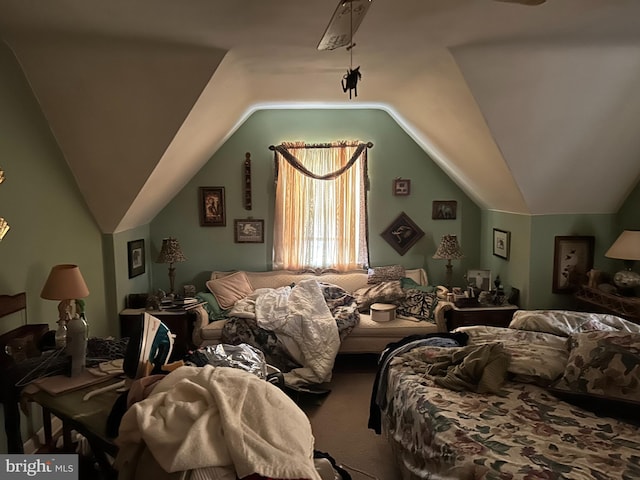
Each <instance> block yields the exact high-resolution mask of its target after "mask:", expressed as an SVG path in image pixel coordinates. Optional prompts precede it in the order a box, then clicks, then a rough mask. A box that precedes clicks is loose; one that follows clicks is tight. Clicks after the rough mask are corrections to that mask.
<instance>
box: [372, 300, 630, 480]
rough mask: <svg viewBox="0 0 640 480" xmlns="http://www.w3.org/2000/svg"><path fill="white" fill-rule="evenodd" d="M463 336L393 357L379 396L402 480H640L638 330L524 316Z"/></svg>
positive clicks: (609, 322)
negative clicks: (454, 341)
mask: <svg viewBox="0 0 640 480" xmlns="http://www.w3.org/2000/svg"><path fill="white" fill-rule="evenodd" d="M453 333H455V334H466V335H467V340H466V342H465V341H460V342H458V344H457V345H453V346H446V347H434V346H424V345H422V346H420V345H419V344H418V345H416V346H415V348H406V347H405V348H404V349H400V352H399V353H398V354H397V355H394V354H393V352H391V353H389V354H388V357H387V364H388V366H387V369H386V371H385V372H384V378H380V379H379V380H384V382H383V384H382V386H383V387H384V388H382V387H381V385H380V384H377V385H376V386H375V387H374V392H373V394H372V405H373V404H374V403H375V404H376V406H377V407H378V408H380V410H381V424H382V431H383V433H384V434H385V435H386V436H387V438H388V441H389V443H390V444H391V446H392V449H393V451H394V455H395V457H396V459H397V462H398V465H399V467H400V469H401V471H402V474H403V477H402V478H403V479H405V480H407V479H424V478H430V479H511V480H516V479H522V480H533V479H574V480H575V479H594V480H603V479H613V478H616V479H635V478H640V416H639V415H638V413H637V412H638V408H639V407H640V326H638V325H635V324H632V323H630V322H626V321H625V320H622V319H620V318H618V317H613V316H610V315H599V314H584V313H578V312H567V311H518V312H516V314H515V315H514V319H513V321H512V322H511V324H510V326H509V328H498V327H463V328H460V329H457V330H456V331H454V332H453ZM458 340H459V338H458ZM380 373H381V372H379V374H380ZM376 388H377V390H376ZM370 423H371V422H370ZM370 427H371V424H370Z"/></svg>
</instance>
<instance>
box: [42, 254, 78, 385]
mask: <svg viewBox="0 0 640 480" xmlns="http://www.w3.org/2000/svg"><path fill="white" fill-rule="evenodd" d="M40 296H41V297H42V298H45V299H47V300H60V303H59V304H58V329H57V330H56V334H55V339H56V347H58V348H64V347H65V346H66V347H71V345H69V344H70V343H73V344H74V345H73V346H72V347H73V348H70V349H69V350H70V351H69V352H68V354H70V355H71V357H72V359H71V361H72V373H74V372H75V374H76V375H77V374H79V373H81V371H82V370H83V369H84V361H85V360H84V359H85V354H86V336H87V324H86V321H85V319H84V302H82V301H81V300H80V302H81V303H80V305H78V303H77V302H78V301H79V299H81V298H84V297H87V296H89V289H88V288H87V284H86V283H85V281H84V278H83V277H82V273H80V268H78V266H77V265H69V264H63V265H55V266H54V267H53V268H52V269H51V272H50V273H49V277H48V278H47V281H46V282H45V284H44V287H43V288H42V292H41V293H40ZM72 302H73V303H72ZM78 306H79V307H80V311H78V310H77V309H76V307H78ZM80 314H82V316H80ZM76 317H77V318H76ZM72 321H73V322H74V324H73V325H71V326H72V327H73V328H72V329H73V331H74V335H75V337H76V338H77V340H76V341H75V342H72V341H70V340H71V339H70V338H69V337H68V335H67V334H68V333H69V332H68V331H67V329H68V328H69V323H70V322H72ZM74 367H75V368H74Z"/></svg>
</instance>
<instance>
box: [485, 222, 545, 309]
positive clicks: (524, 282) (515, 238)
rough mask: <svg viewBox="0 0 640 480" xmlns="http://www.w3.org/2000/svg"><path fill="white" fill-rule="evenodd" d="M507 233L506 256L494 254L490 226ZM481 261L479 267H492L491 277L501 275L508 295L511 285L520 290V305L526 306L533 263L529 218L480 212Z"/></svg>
mask: <svg viewBox="0 0 640 480" xmlns="http://www.w3.org/2000/svg"><path fill="white" fill-rule="evenodd" d="M494 228H497V229H499V230H503V231H506V232H510V247H509V258H508V259H504V258H502V257H498V256H496V255H494V254H493V229H494ZM480 247H481V259H482V261H481V264H480V265H479V268H488V269H489V270H491V276H492V278H493V279H494V280H495V278H496V277H497V276H498V275H500V280H501V281H502V284H503V285H504V287H505V291H506V292H507V294H508V293H509V291H510V289H511V287H515V288H517V289H519V290H520V301H519V305H520V306H525V305H529V287H530V285H529V276H530V275H531V270H532V268H533V266H532V265H531V264H530V262H529V258H530V255H531V217H530V216H528V215H518V214H513V213H505V212H497V211H488V210H485V211H483V212H482V234H481V237H480Z"/></svg>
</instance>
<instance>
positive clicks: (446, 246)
mask: <svg viewBox="0 0 640 480" xmlns="http://www.w3.org/2000/svg"><path fill="white" fill-rule="evenodd" d="M463 256H464V255H463V254H462V249H461V248H460V245H459V244H458V237H456V236H455V235H444V236H443V237H442V240H441V241H440V245H438V249H437V250H436V253H434V254H433V258H440V259H446V260H447V265H446V266H447V273H446V277H445V287H447V288H448V289H451V277H452V274H453V265H451V260H457V259H459V258H462V257H463Z"/></svg>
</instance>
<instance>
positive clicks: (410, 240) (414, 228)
mask: <svg viewBox="0 0 640 480" xmlns="http://www.w3.org/2000/svg"><path fill="white" fill-rule="evenodd" d="M380 235H381V236H382V238H384V239H385V240H386V241H387V243H388V244H389V245H391V246H392V247H393V248H394V250H395V251H396V252H398V253H399V254H400V255H404V254H405V253H407V251H408V250H409V249H410V248H411V247H413V246H414V245H415V244H416V242H417V241H418V240H420V239H421V238H422V237H423V236H424V232H423V231H422V230H421V229H420V227H418V225H416V224H415V223H414V222H413V220H411V219H410V218H409V216H408V215H407V214H406V213H404V212H402V213H401V214H400V215H398V217H397V218H396V219H395V220H394V221H393V222H392V223H391V225H389V226H388V227H387V229H386V230H385V231H384V232H382V233H381V234H380Z"/></svg>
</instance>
